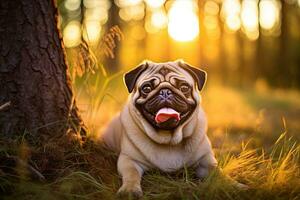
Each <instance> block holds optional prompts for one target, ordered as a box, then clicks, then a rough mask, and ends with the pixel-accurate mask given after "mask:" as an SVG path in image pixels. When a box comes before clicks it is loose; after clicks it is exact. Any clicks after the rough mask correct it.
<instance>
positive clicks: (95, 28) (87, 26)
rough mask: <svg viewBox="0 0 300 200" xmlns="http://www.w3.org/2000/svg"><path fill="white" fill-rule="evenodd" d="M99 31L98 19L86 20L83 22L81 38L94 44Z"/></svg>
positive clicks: (97, 38) (98, 36)
mask: <svg viewBox="0 0 300 200" xmlns="http://www.w3.org/2000/svg"><path fill="white" fill-rule="evenodd" d="M100 33H101V24H100V23H99V21H86V22H85V23H84V32H83V38H84V39H85V40H86V41H87V42H88V43H90V44H95V43H96V42H97V41H98V40H99V38H100Z"/></svg>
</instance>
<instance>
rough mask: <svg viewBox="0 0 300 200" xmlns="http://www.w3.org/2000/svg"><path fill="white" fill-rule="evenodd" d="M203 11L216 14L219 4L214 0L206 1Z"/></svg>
mask: <svg viewBox="0 0 300 200" xmlns="http://www.w3.org/2000/svg"><path fill="white" fill-rule="evenodd" d="M204 12H205V13H207V14H210V15H217V14H218V13H219V5H218V4H217V3H216V2H215V1H206V2H205V4H204Z"/></svg>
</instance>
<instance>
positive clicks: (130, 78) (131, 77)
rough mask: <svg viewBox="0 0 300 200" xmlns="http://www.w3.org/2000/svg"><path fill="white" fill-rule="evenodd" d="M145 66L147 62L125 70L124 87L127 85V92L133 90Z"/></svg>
mask: <svg viewBox="0 0 300 200" xmlns="http://www.w3.org/2000/svg"><path fill="white" fill-rule="evenodd" d="M147 67H148V63H147V62H144V63H141V64H140V65H138V66H137V67H136V68H134V69H133V70H131V71H129V72H127V73H126V74H125V75H124V80H125V84H126V87H127V90H128V92H129V93H131V92H132V91H133V89H134V86H135V83H136V81H137V79H138V77H139V76H140V75H141V74H142V73H143V71H145V70H146V69H147Z"/></svg>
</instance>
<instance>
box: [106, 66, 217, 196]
mask: <svg viewBox="0 0 300 200" xmlns="http://www.w3.org/2000/svg"><path fill="white" fill-rule="evenodd" d="M124 79H125V84H126V86H127V89H128V92H129V93H130V96H129V100H128V102H127V104H126V105H125V107H124V109H123V110H122V111H121V113H120V114H119V115H118V116H116V117H115V118H114V119H113V120H112V121H111V123H110V124H109V126H108V127H107V129H106V131H105V132H104V133H103V135H102V139H103V141H104V143H105V144H106V145H107V147H108V148H110V149H112V150H114V151H115V152H117V153H118V154H119V157H118V163H117V165H118V172H119V173H120V175H121V176H122V186H121V188H120V189H119V191H118V193H123V194H124V193H125V194H128V193H130V194H132V195H134V196H135V197H140V196H142V194H143V193H142V189H141V178H142V175H143V173H144V172H145V171H147V170H149V169H153V168H157V169H160V170H162V171H164V172H173V171H176V170H179V169H181V168H183V167H184V166H187V167H188V166H193V167H195V170H196V175H197V176H198V177H199V178H201V179H202V178H205V177H206V176H207V175H208V174H209V172H210V171H211V170H212V169H214V168H216V167H217V160H216V159H215V156H214V153H213V151H212V147H211V143H210V141H209V139H208V137H207V135H206V131H207V120H206V116H205V113H204V111H203V109H202V107H201V104H200V103H201V96H200V94H199V92H200V91H201V90H202V88H203V86H204V84H205V81H206V72H205V71H203V70H201V69H199V68H196V67H193V66H191V65H190V64H188V63H186V62H184V61H182V60H179V61H174V62H165V63H154V62H150V61H147V62H144V63H142V64H140V65H139V66H138V67H136V68H135V69H133V70H132V71H129V72H128V73H126V74H125V77H124Z"/></svg>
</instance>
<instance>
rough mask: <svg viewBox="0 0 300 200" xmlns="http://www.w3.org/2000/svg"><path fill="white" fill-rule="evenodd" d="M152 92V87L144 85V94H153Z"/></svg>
mask: <svg viewBox="0 0 300 200" xmlns="http://www.w3.org/2000/svg"><path fill="white" fill-rule="evenodd" d="M151 90H152V88H151V86H150V85H148V84H147V85H144V86H143V87H142V91H143V93H145V94H148V93H149V92H151Z"/></svg>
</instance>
